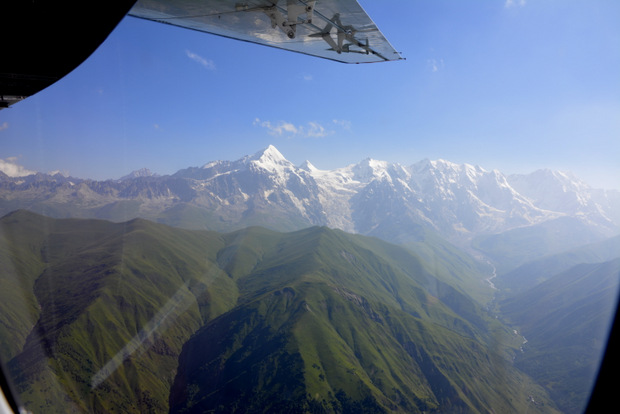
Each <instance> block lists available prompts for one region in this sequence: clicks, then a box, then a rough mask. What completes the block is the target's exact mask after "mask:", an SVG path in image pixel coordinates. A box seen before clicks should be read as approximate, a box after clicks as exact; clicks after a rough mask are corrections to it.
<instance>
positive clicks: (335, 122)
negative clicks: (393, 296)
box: [0, 0, 620, 189]
mask: <svg viewBox="0 0 620 414" xmlns="http://www.w3.org/2000/svg"><path fill="white" fill-rule="evenodd" d="M360 4H361V5H362V6H363V7H364V8H365V10H366V11H367V12H368V14H369V15H370V16H371V18H372V19H373V20H374V21H375V23H376V24H377V25H378V26H379V28H380V29H381V31H382V32H383V33H384V35H385V36H386V37H387V38H388V40H389V41H390V42H391V43H392V45H394V47H395V48H396V49H397V50H399V51H400V52H401V53H402V55H403V57H405V58H406V60H405V61H399V62H388V63H377V64H366V65H346V64H340V63H336V62H332V61H327V60H322V59H318V58H312V57H309V56H305V55H299V54H294V53H290V52H285V51H281V50H277V49H272V48H268V47H264V46H259V45H254V44H249V43H244V42H238V41H234V40H230V39H226V38H220V37H217V36H212V35H207V34H203V33H198V32H193V31H190V30H184V29H180V28H176V27H172V26H168V25H163V24H158V23H153V22H148V21H142V20H139V19H136V18H132V17H127V18H125V19H124V20H123V21H122V22H121V24H120V25H119V26H118V27H117V28H116V30H115V31H114V32H113V33H112V34H111V35H110V36H109V38H108V39H107V41H106V42H105V43H104V44H103V45H102V46H101V47H100V48H99V49H98V50H97V51H96V52H95V53H94V54H93V55H92V56H91V57H90V58H89V59H88V60H87V61H85V62H84V63H83V64H82V65H81V66H79V67H78V68H77V69H76V70H74V71H73V72H72V73H70V74H69V75H68V76H67V77H65V78H64V79H62V80H61V81H59V82H57V83H56V84H54V85H52V86H51V87H49V88H47V89H45V90H44V91H42V92H40V93H39V94H37V95H35V96H33V97H30V98H29V99H27V100H25V101H22V102H20V103H18V104H16V105H14V106H13V107H12V108H10V109H6V110H2V111H0V143H1V144H0V160H1V161H0V167H2V168H3V169H4V170H7V171H8V169H9V168H11V171H17V170H19V169H21V170H20V171H43V172H50V171H62V172H64V173H68V174H71V175H73V176H76V177H82V178H94V179H108V178H119V177H121V176H123V175H125V174H128V173H129V172H131V171H133V170H136V169H139V168H142V167H147V168H149V169H151V170H152V171H154V172H157V173H159V174H171V173H174V172H175V171H177V170H179V169H181V168H186V167H190V166H200V165H203V164H205V163H207V162H209V161H212V160H217V159H231V160H232V159H238V158H240V157H242V156H243V155H246V154H252V153H255V152H257V151H258V150H260V149H262V148H265V147H267V146H268V145H269V144H273V145H275V146H276V147H277V148H278V149H279V150H280V151H281V152H282V153H283V154H284V155H285V156H286V157H287V158H288V159H289V160H290V161H292V162H293V163H295V164H300V163H302V162H303V161H304V160H306V159H308V160H310V161H311V162H312V163H313V164H314V165H315V166H317V167H318V168H322V169H331V168H336V167H341V166H345V165H347V164H351V163H356V162H359V161H361V160H362V159H364V158H367V157H371V158H375V159H380V160H386V161H393V162H399V163H401V164H405V165H410V164H413V163H415V162H417V161H419V160H421V159H424V158H430V159H438V158H442V159H447V160H450V161H453V162H457V163H464V162H467V163H470V164H477V165H480V166H482V167H483V168H485V169H488V170H490V169H499V170H500V171H502V172H505V173H524V172H531V171H534V170H536V169H538V168H552V169H559V170H563V171H566V170H569V171H572V172H573V173H575V174H576V175H577V176H578V177H580V178H582V179H584V180H585V181H586V182H588V183H590V184H592V185H593V186H595V187H604V188H616V189H620V25H618V21H620V2H618V1H616V0H608V1H603V0H582V1H578V0H526V1H523V0H512V1H506V0H495V1H492V0H487V1H482V0H480V1H478V0H476V1H468V2H465V1H460V0H452V1H448V0H415V1H414V0H384V1H370V0H362V1H360Z"/></svg>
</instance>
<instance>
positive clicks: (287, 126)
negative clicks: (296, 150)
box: [254, 118, 335, 138]
mask: <svg viewBox="0 0 620 414" xmlns="http://www.w3.org/2000/svg"><path fill="white" fill-rule="evenodd" d="M334 122H335V121H334ZM254 125H256V126H260V127H262V128H265V129H266V130H267V132H268V133H269V134H270V135H273V136H278V137H281V136H285V137H289V138H292V137H303V138H323V137H326V136H328V135H331V134H333V133H334V132H335V131H333V130H328V129H327V128H325V127H324V126H323V125H321V124H320V123H318V122H316V121H310V122H308V123H307V124H306V125H295V124H293V123H291V122H286V121H278V122H276V123H272V122H270V121H262V120H260V119H258V118H256V119H255V120H254Z"/></svg>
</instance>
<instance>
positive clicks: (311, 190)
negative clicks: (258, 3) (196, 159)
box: [0, 146, 620, 413]
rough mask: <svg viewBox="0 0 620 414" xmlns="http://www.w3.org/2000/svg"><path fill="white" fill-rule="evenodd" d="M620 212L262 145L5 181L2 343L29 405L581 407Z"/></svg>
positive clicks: (611, 204) (607, 294)
mask: <svg viewBox="0 0 620 414" xmlns="http://www.w3.org/2000/svg"><path fill="white" fill-rule="evenodd" d="M532 182H535V183H536V185H535V186H534V185H532ZM541 183H542V184H541ZM541 187H546V188H547V190H544V191H543V190H541ZM550 195H553V197H551V196H550ZM556 199H557V200H560V201H557V202H556V201H554V200H556ZM618 200H620V197H619V196H618V192H616V191H603V190H595V189H592V188H590V187H588V186H587V185H585V184H584V183H582V182H580V181H579V180H578V179H576V178H575V177H571V176H569V175H567V174H563V173H562V174H560V173H557V172H552V171H538V172H536V173H533V174H532V175H531V176H516V175H503V174H501V173H500V172H499V171H490V172H489V171H486V170H484V169H483V168H481V167H474V166H470V165H467V164H464V165H457V164H453V163H449V162H447V161H441V160H440V161H428V160H425V161H421V162H419V163H417V164H413V165H412V166H409V167H404V166H400V165H398V164H391V163H387V162H383V161H376V160H372V159H367V160H364V161H362V162H360V163H359V164H355V165H351V166H348V167H343V168H340V169H336V170H332V171H321V170H318V169H316V168H315V167H313V166H312V164H310V163H309V162H305V163H304V164H303V165H302V166H300V167H296V166H294V165H293V164H291V163H290V162H289V161H287V160H286V159H285V158H284V157H283V156H282V154H280V153H279V151H278V150H277V149H275V147H272V146H270V147H268V148H266V149H265V150H262V151H260V152H258V153H256V154H254V155H252V156H247V157H244V158H242V159H240V160H237V161H214V162H209V163H207V164H205V165H204V166H203V167H192V168H188V169H185V170H180V171H178V172H177V173H175V174H173V175H171V176H157V175H155V174H153V173H150V172H149V171H148V170H141V171H139V172H136V173H135V174H131V175H129V176H126V177H123V178H122V179H120V180H108V181H93V180H82V179H75V178H70V177H63V176H61V175H45V174H34V175H29V176H24V177H8V176H6V175H3V176H0V211H2V213H3V214H4V216H3V217H2V219H0V235H1V236H2V237H0V262H1V263H2V269H3V270H2V273H1V274H0V278H1V280H2V286H3V289H2V291H1V292H0V307H1V309H0V315H1V320H0V351H1V352H2V357H3V360H4V361H5V362H6V363H7V366H8V369H9V370H10V372H11V373H12V375H13V378H14V382H15V385H16V388H17V390H18V392H19V395H20V398H21V399H22V400H23V401H24V402H25V403H26V406H27V407H28V408H29V409H30V410H32V411H33V412H46V413H47V412H174V413H188V412H221V413H228V412H237V413H246V412H248V413H249V412H252V413H254V412H299V413H348V412H356V413H358V412H359V413H365V412H367V413H383V412H385V413H388V412H394V413H415V412H420V413H422V412H442V413H443V412H450V413H452V412H457V413H458V412H463V413H477V412H526V411H527V412H540V413H556V412H564V413H579V412H581V411H582V409H583V407H584V406H585V404H586V402H587V397H588V393H589V390H590V386H591V385H590V384H591V383H592V381H593V379H594V375H595V373H596V368H597V365H598V362H599V360H600V356H601V355H602V352H603V349H604V344H605V338H606V333H607V329H608V326H609V322H610V320H611V316H612V315H613V310H614V308H615V305H616V301H617V292H618V280H619V279H620V268H619V267H618V262H617V260H618V258H619V257H620V253H619V250H618V236H617V234H618V231H619V230H618V229H619V225H618V218H617V215H615V213H616V212H617V211H618V207H619V206H620V204H619V203H618ZM524 338H527V341H525V340H524ZM569 362H570V363H569Z"/></svg>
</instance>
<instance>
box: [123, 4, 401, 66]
mask: <svg viewBox="0 0 620 414" xmlns="http://www.w3.org/2000/svg"><path fill="white" fill-rule="evenodd" d="M129 15H131V16H135V17H140V18H143V19H148V20H153V21H157V22H161V23H168V24H171V25H175V26H180V27H184V28H188V29H193V30H198V31H201V32H206V33H211V34H216V35H220V36H225V37H229V38H233V39H239V40H244V41H247V42H253V43H259V44H262V45H267V46H272V47H276V48H280V49H285V50H290V51H293V52H298V53H304V54H307V55H312V56H318V57H322V58H325V59H331V60H335V61H339V62H344V63H371V62H384V61H390V60H400V59H402V57H401V56H400V54H399V53H398V52H397V51H396V50H394V48H393V47H392V45H390V43H389V42H388V41H387V39H386V38H385V37H384V36H383V34H382V33H381V32H380V31H379V29H378V28H377V26H376V25H375V23H374V22H373V21H372V20H371V19H370V17H369V16H368V14H366V12H365V11H364V10H363V9H362V7H361V6H360V5H359V3H358V2H357V1H356V0H316V1H308V0H273V1H269V0H247V1H243V0H138V1H137V2H136V4H135V5H134V7H133V8H132V9H131V11H130V12H129Z"/></svg>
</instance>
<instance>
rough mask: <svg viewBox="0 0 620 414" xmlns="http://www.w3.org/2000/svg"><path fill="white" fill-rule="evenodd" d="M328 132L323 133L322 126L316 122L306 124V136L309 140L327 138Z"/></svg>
mask: <svg viewBox="0 0 620 414" xmlns="http://www.w3.org/2000/svg"><path fill="white" fill-rule="evenodd" d="M327 134H328V132H327V131H325V128H324V127H323V125H320V124H319V123H317V122H308V128H307V132H306V135H307V136H309V137H311V138H323V137H325V136H327Z"/></svg>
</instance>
